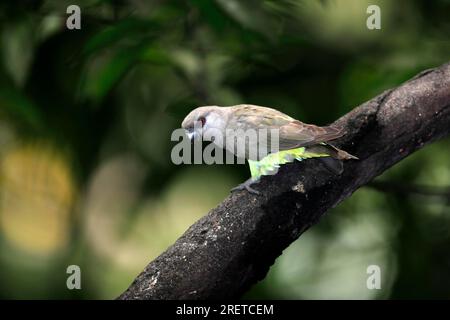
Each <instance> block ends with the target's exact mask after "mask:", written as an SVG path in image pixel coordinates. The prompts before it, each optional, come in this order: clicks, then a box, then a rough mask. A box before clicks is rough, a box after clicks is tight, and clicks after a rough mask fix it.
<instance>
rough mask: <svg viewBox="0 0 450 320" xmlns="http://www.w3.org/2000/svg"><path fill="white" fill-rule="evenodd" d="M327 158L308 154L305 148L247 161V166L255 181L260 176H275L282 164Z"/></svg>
mask: <svg viewBox="0 0 450 320" xmlns="http://www.w3.org/2000/svg"><path fill="white" fill-rule="evenodd" d="M329 156H330V155H329V154H326V153H314V152H308V151H307V150H306V148H305V147H301V148H296V149H290V150H283V151H279V152H277V153H271V154H269V155H267V156H265V157H264V158H263V159H261V160H259V161H254V160H248V164H249V166H250V174H251V177H252V180H253V181H257V180H259V178H261V176H267V175H273V174H276V173H277V172H278V168H279V167H280V165H282V164H285V163H290V162H294V160H298V161H302V160H303V159H310V158H318V157H329Z"/></svg>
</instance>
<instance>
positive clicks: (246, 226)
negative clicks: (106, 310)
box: [119, 63, 450, 299]
mask: <svg viewBox="0 0 450 320" xmlns="http://www.w3.org/2000/svg"><path fill="white" fill-rule="evenodd" d="M336 124H338V125H342V126H344V127H346V129H347V134H346V135H345V136H344V137H343V138H342V139H340V140H339V141H337V143H336V145H337V146H339V147H341V148H343V149H344V150H346V151H348V152H350V153H351V154H354V155H356V156H358V157H359V158H360V160H359V161H354V160H352V161H346V162H345V164H344V172H343V173H342V175H340V176H334V175H333V174H331V173H330V172H329V171H328V170H326V169H325V167H323V165H322V164H321V163H320V161H317V160H315V159H311V160H306V161H303V162H299V163H293V164H288V165H285V166H282V168H281V169H280V171H279V173H278V174H276V175H274V176H268V177H263V179H262V181H261V182H260V184H259V185H256V187H255V188H256V189H258V190H262V193H261V195H259V196H257V195H253V194H249V193H248V192H245V191H241V192H237V193H233V194H231V195H230V196H228V197H227V198H226V199H225V200H224V201H223V202H222V203H221V204H220V205H219V206H218V207H216V208H214V209H212V210H211V211H210V212H209V213H208V214H207V215H205V216H204V217H203V218H201V219H200V220H199V221H197V222H196V223H195V224H194V225H192V226H191V227H190V228H189V229H188V230H187V231H186V232H185V233H184V234H183V236H181V237H180V238H179V239H178V240H177V241H176V242H175V244H173V245H172V246H171V247H170V248H169V249H167V251H165V252H164V253H162V254H161V255H160V256H159V257H158V258H156V259H155V260H154V261H152V262H151V263H150V264H149V265H148V266H147V267H146V268H145V270H144V271H143V272H142V273H141V274H140V275H139V276H138V277H137V278H136V279H135V280H134V282H133V283H132V284H131V285H130V287H129V288H128V289H127V290H126V291H125V292H124V293H123V294H122V295H121V296H120V297H119V299H222V298H237V297H239V296H240V295H241V294H242V293H244V292H245V291H246V290H247V289H249V287H250V286H251V285H252V284H254V283H255V282H257V281H258V280H261V279H263V278H264V277H265V275H266V273H267V271H268V270H269V268H270V266H271V265H272V264H273V263H274V261H275V259H276V258H277V257H278V256H279V255H281V253H282V251H283V250H284V249H285V248H286V247H287V246H289V244H290V243H292V242H293V241H294V240H296V239H297V238H298V237H299V236H300V235H301V234H302V233H303V232H304V231H305V230H307V229H308V228H309V227H311V226H312V225H314V224H316V223H317V222H318V221H319V219H320V218H321V217H322V216H323V214H324V213H325V212H326V211H327V210H329V209H330V208H333V207H334V206H336V205H337V204H338V203H340V202H341V201H342V200H344V199H345V198H347V197H349V196H350V195H351V194H352V193H353V192H354V191H355V190H357V189H358V188H359V187H361V186H363V185H364V184H366V183H368V182H369V181H371V180H372V179H373V178H375V177H376V176H378V175H379V174H381V173H382V172H383V171H385V170H386V169H388V168H390V167H391V166H392V165H394V164H395V163H397V162H399V161H400V160H402V159H403V158H405V157H407V156H408V155H410V154H411V153H413V152H414V151H416V150H418V149H420V148H422V147H423V146H425V145H426V144H428V143H431V142H433V141H435V140H437V139H439V138H442V137H444V136H446V135H448V134H449V133H450V63H447V64H445V65H443V66H441V67H439V68H435V69H431V70H426V71H424V72H422V73H420V74H419V75H417V76H416V77H414V78H413V79H411V80H409V81H408V82H406V83H404V84H403V85H401V86H399V87H397V88H394V89H391V90H387V91H385V92H383V93H382V94H380V95H379V96H377V97H375V98H373V99H372V100H370V101H368V102H366V103H364V104H362V105H361V106H359V107H357V108H355V109H354V110H353V111H351V112H350V113H348V114H346V115H345V116H343V117H342V118H340V119H339V120H337V121H336Z"/></svg>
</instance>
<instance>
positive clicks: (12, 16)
mask: <svg viewBox="0 0 450 320" xmlns="http://www.w3.org/2000/svg"><path fill="white" fill-rule="evenodd" d="M70 4H78V5H79V6H80V8H81V13H82V20H81V25H82V28H81V30H68V29H67V28H66V27H65V21H66V18H67V16H68V15H67V14H66V8H67V6H68V5H70ZM369 4H377V5H379V6H380V8H381V13H382V29H381V30H368V29H367V28H366V19H367V17H368V15H367V13H366V8H367V6H368V5H369ZM449 13H450V1H446V0H435V1H427V0H420V1H419V0H408V1H407V0H401V1H393V0H392V1H389V0H373V1H366V0H322V1H313V0H277V1H276V0H264V1H257V0H246V1H238V0H179V1H175V0H173V1H169V0H166V1H164V0H153V1H144V0H133V1H125V0H79V1H75V2H74V1H56V0H24V1H18V2H13V1H3V2H1V3H0V298H83V299H88V298H114V297H115V296H117V295H118V294H119V293H121V292H122V291H123V290H124V289H125V288H126V287H127V285H129V284H130V283H131V281H132V279H133V278H134V277H135V276H136V275H137V274H138V273H139V272H140V271H141V270H142V269H143V268H144V266H145V265H146V263H147V262H148V261H150V260H151V259H153V258H154V257H156V256H157V255H158V254H159V253H161V252H162V251H163V250H164V249H165V248H167V246H169V245H170V244H171V243H173V241H174V240H175V239H176V238H177V237H178V236H179V235H180V234H181V233H182V232H183V231H184V230H185V229H186V228H187V227H188V226H189V225H190V224H192V223H193V222H194V221H195V220H196V219H197V218H199V217H200V216H201V215H203V214H205V213H206V212H207V211H208V210H209V209H210V208H212V207H214V206H215V205H216V204H217V203H219V202H220V201H221V199H223V198H224V197H225V196H226V194H227V193H228V190H229V188H231V187H232V186H233V185H235V184H237V183H238V182H240V181H241V180H244V179H246V178H247V176H248V172H247V170H248V169H247V168H246V166H242V165H240V166H239V165H235V166H187V165H184V166H175V165H173V164H172V163H171V161H170V150H171V148H172V146H173V142H171V141H170V134H171V132H172V130H173V129H175V128H177V127H179V125H180V122H181V120H182V119H183V118H184V116H185V115H186V114H187V113H188V112H189V111H190V110H191V109H192V108H194V107H196V106H200V105H208V104H214V105H232V104H238V103H252V104H258V105H264V106H271V107H275V108H277V109H279V110H281V111H283V112H285V113H288V114H290V115H292V116H293V117H296V118H298V119H301V120H303V121H305V122H311V123H315V124H319V125H324V124H326V123H330V122H332V121H334V120H335V119H336V118H338V117H339V116H341V115H342V114H344V113H346V112H348V111H349V110H351V109H352V108H354V107H355V106H357V105H358V104H360V103H362V102H364V101H366V100H368V99H370V98H372V97H373V96H375V95H377V94H379V93H381V92H382V91H383V90H385V89H388V88H390V87H393V86H396V85H398V84H400V83H401V82H403V81H405V80H407V79H408V78H410V77H411V76H413V75H414V74H416V73H417V72H419V71H421V70H423V69H427V68H430V67H434V66H438V65H440V64H442V63H444V62H447V61H448V60H449V58H450V55H449V53H450V41H449V40H450V37H449V35H450V20H449V19H448V18H449ZM448 148H449V141H448V140H446V141H442V142H438V143H436V144H434V145H432V146H430V147H426V148H425V149H424V150H422V151H420V152H418V153H417V154H415V155H413V156H411V157H409V158H408V159H406V160H404V161H402V162H401V163H400V164H399V165H397V166H396V167H395V168H393V169H392V170H389V172H387V173H386V174H384V175H383V177H382V178H381V179H384V180H392V181H397V182H400V183H404V184H413V183H418V184H425V185H433V186H448V185H449V182H450V166H449V163H450V154H449V153H448V151H447V150H448ZM449 204H450V203H449V200H448V199H445V198H442V197H429V196H427V197H424V196H422V197H421V196H419V195H410V196H407V197H405V196H403V195H399V194H396V193H380V192H379V191H375V190H372V189H368V188H363V189H361V190H359V191H357V192H356V193H355V194H354V195H353V196H352V197H351V198H350V199H348V200H346V201H345V203H343V204H342V205H340V206H339V207H337V208H335V209H333V210H331V211H330V213H329V215H327V217H325V218H324V219H323V220H322V221H321V223H320V224H319V225H318V226H316V227H314V228H313V229H312V230H310V231H308V232H307V233H306V234H305V235H303V236H302V237H301V239H300V240H299V241H297V242H296V243H294V244H293V245H292V246H291V247H290V248H288V249H287V250H286V252H285V253H284V254H283V255H282V256H281V257H280V258H279V259H278V260H277V262H276V264H275V266H274V267H273V268H272V269H271V271H270V273H269V275H268V277H267V278H266V279H265V280H264V281H262V282H261V283H259V284H257V285H256V286H255V287H254V288H253V289H252V290H251V291H250V292H249V293H248V294H247V295H246V296H245V297H246V298H286V299H307V298H319V299H324V298H363V299H377V298H448V297H449V296H450V289H449V288H450V273H449V272H448V270H449V269H450V254H449V253H448V250H447V248H448V246H449V245H450V232H449V230H450V210H449ZM70 264H78V265H80V266H81V270H82V290H79V291H77V290H74V291H69V290H67V288H66V278H67V276H68V275H67V274H66V272H65V270H66V268H67V266H68V265H70ZM370 264H376V265H379V266H380V267H381V269H382V289H381V290H368V289H367V288H366V279H367V274H366V268H367V266H368V265H370Z"/></svg>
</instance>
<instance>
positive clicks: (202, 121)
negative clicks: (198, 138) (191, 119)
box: [198, 117, 206, 127]
mask: <svg viewBox="0 0 450 320" xmlns="http://www.w3.org/2000/svg"><path fill="white" fill-rule="evenodd" d="M198 121H200V122H201V123H202V127H203V126H204V125H205V123H206V118H205V117H200V118H198Z"/></svg>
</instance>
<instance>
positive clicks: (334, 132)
mask: <svg viewBox="0 0 450 320" xmlns="http://www.w3.org/2000/svg"><path fill="white" fill-rule="evenodd" d="M279 134H280V150H287V149H293V148H299V147H304V146H310V145H314V144H318V143H321V142H327V141H331V140H334V139H337V138H339V137H341V136H343V135H344V132H343V130H342V129H341V128H337V127H333V126H328V127H318V126H315V125H312V124H306V123H303V122H301V121H298V120H295V121H292V122H290V123H288V124H286V125H284V126H282V127H280V133H279Z"/></svg>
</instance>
